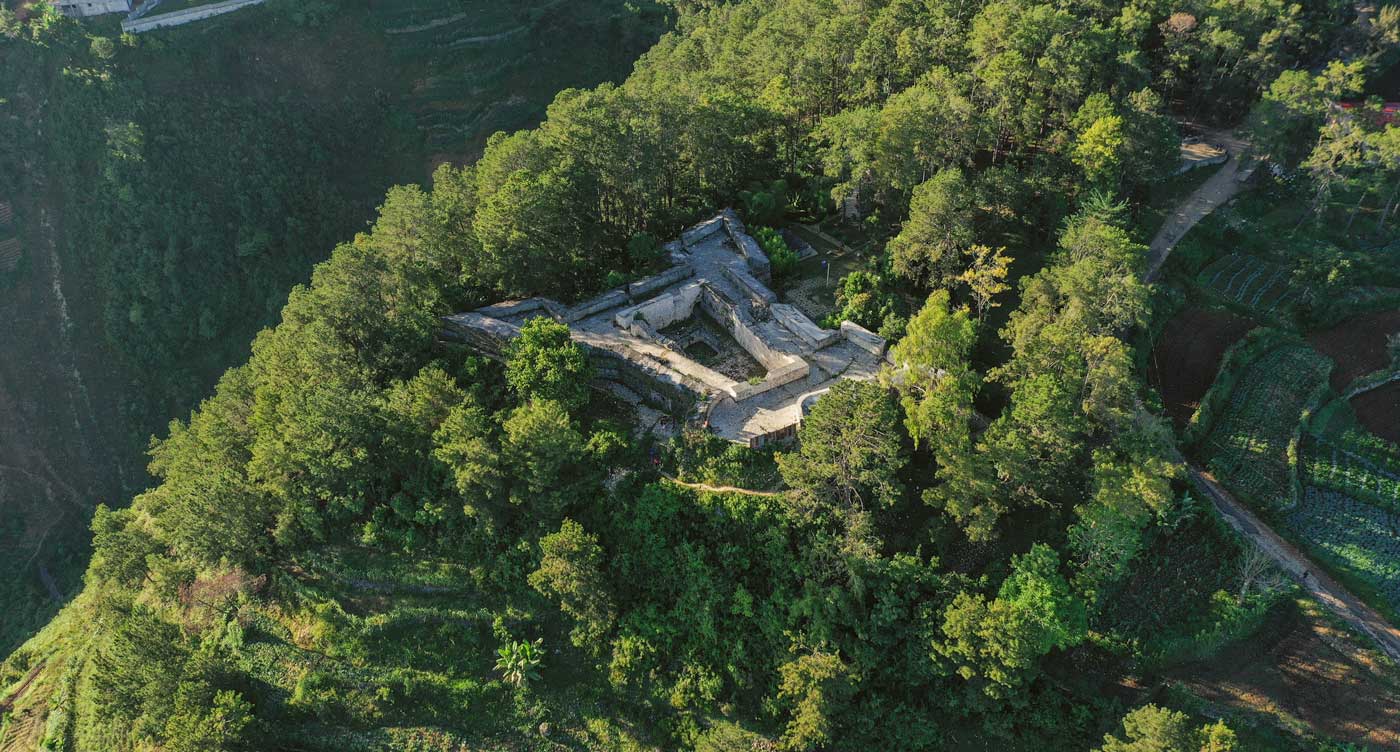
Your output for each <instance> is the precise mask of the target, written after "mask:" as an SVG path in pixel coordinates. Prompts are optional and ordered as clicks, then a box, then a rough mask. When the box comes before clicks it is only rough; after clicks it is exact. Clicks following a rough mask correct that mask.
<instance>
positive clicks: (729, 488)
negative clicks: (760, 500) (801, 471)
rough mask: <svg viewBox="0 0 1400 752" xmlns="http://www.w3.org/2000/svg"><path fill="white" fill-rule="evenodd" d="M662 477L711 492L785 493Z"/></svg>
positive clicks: (662, 475) (677, 483) (744, 493)
mask: <svg viewBox="0 0 1400 752" xmlns="http://www.w3.org/2000/svg"><path fill="white" fill-rule="evenodd" d="M661 477H663V478H665V479H666V480H669V481H671V482H672V483H674V484H676V485H678V486H684V487H686V488H693V489H695V490H696V491H708V492H710V493H736V494H743V495H745V496H770V497H771V496H782V495H783V492H782V491H755V490H753V489H751V488H739V487H737V486H712V485H710V484H709V483H690V482H687V481H683V480H679V479H677V478H676V477H675V476H673V475H667V474H665V473H662V474H661Z"/></svg>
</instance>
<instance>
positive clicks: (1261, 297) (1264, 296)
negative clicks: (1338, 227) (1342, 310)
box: [1196, 253, 1312, 316]
mask: <svg viewBox="0 0 1400 752" xmlns="http://www.w3.org/2000/svg"><path fill="white" fill-rule="evenodd" d="M1196 281H1197V282H1199V283H1200V284H1201V285H1202V286H1203V287H1205V288H1207V289H1209V290H1210V291H1211V292H1213V293H1215V294H1216V295H1219V296H1220V297H1221V298H1224V299H1225V300H1228V301H1230V302H1232V303H1235V304H1238V305H1241V306H1245V307H1247V308H1249V309H1251V310H1253V311H1256V312H1257V313H1259V314H1261V315H1263V316H1271V315H1273V314H1275V313H1279V314H1287V313H1289V312H1290V311H1291V310H1292V309H1293V307H1294V306H1297V305H1298V304H1299V303H1301V302H1303V301H1304V300H1306V299H1307V298H1308V297H1309V296H1310V295H1311V294H1312V292H1311V291H1310V290H1309V289H1308V288H1307V287H1305V286H1301V285H1298V284H1297V283H1295V282H1294V281H1293V279H1292V275H1291V274H1290V273H1289V270H1288V269H1286V268H1284V267H1282V266H1280V265H1278V264H1274V263H1272V262H1269V261H1265V260H1263V259H1260V258H1256V257H1254V256H1248V255H1245V254H1242V253H1232V254H1229V255H1228V256H1225V257H1223V258H1221V259H1219V260H1217V261H1216V262H1215V263H1213V264H1211V265H1210V266H1207V267H1206V268H1205V269H1203V270H1202V271H1201V273H1200V274H1199V275H1197V277H1196Z"/></svg>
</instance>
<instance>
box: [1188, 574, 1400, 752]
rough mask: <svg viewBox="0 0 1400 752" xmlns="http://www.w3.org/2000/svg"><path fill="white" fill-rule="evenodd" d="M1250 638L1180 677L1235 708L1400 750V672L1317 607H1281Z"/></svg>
mask: <svg viewBox="0 0 1400 752" xmlns="http://www.w3.org/2000/svg"><path fill="white" fill-rule="evenodd" d="M1280 611H1281V613H1279V614H1278V615H1277V616H1274V617H1271V618H1270V619H1269V621H1268V622H1267V623H1266V624H1265V626H1264V627H1263V628H1262V629H1261V630H1260V632H1259V633H1258V634H1256V635H1255V636H1254V637H1253V638H1251V639H1248V640H1243V641H1241V642H1240V643H1238V644H1236V645H1234V646H1232V647H1230V648H1227V649H1226V650H1225V651H1223V652H1222V653H1221V654H1219V655H1217V656H1216V657H1215V659H1214V660H1213V661H1211V662H1210V663H1209V664H1204V665H1198V666H1196V667H1194V668H1195V669H1196V670H1195V671H1193V672H1192V673H1191V675H1190V676H1189V677H1185V678H1183V679H1182V684H1183V685H1184V686H1185V687H1186V688H1187V689H1189V690H1190V691H1191V692H1192V693H1193V694H1195V695H1197V696H1199V697H1201V698H1203V699H1205V700H1207V701H1209V702H1211V703H1214V704H1216V705H1221V706H1225V707H1228V708H1232V709H1234V710H1237V711H1245V712H1249V713H1260V714H1263V715H1266V716H1271V717H1273V719H1274V720H1275V721H1276V722H1278V723H1279V725H1281V726H1283V727H1285V728H1295V729H1296V728H1298V726H1299V724H1300V723H1301V724H1305V725H1306V726H1308V727H1311V728H1312V729H1314V730H1316V731H1317V732H1319V733H1321V734H1324V735H1326V736H1328V737H1331V738H1334V739H1338V740H1342V741H1347V742H1352V743H1356V744H1366V745H1371V746H1372V747H1374V748H1377V749H1391V750H1400V683H1397V682H1400V672H1397V669H1396V667H1395V666H1394V664H1391V663H1389V662H1387V661H1385V660H1384V659H1383V658H1381V657H1380V656H1379V655H1378V654H1377V653H1376V652H1375V651H1374V650H1372V649H1370V648H1369V646H1366V645H1364V644H1363V643H1362V642H1361V640H1360V638H1358V637H1356V636H1355V635H1354V634H1352V633H1351V632H1348V631H1346V630H1344V629H1341V628H1339V627H1337V626H1336V625H1335V624H1333V623H1332V621H1331V620H1330V619H1328V618H1326V617H1325V616H1324V614H1323V611H1322V609H1321V607H1320V606H1317V605H1316V604H1315V603H1313V602H1311V601H1302V602H1300V606H1299V608H1297V609H1293V608H1287V609H1280Z"/></svg>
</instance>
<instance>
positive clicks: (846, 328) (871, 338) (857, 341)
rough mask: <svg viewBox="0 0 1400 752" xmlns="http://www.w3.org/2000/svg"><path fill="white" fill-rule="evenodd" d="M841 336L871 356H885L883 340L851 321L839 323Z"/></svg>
mask: <svg viewBox="0 0 1400 752" xmlns="http://www.w3.org/2000/svg"><path fill="white" fill-rule="evenodd" d="M841 336H843V337H845V338H846V340H847V341H848V342H850V343H851V344H853V345H855V346H856V347H859V348H861V349H862V350H865V351H866V352H868V353H871V354H872V355H877V356H879V355H884V354H885V338H884V337H881V336H880V335H878V334H875V333H874V332H872V331H870V330H869V329H866V328H865V327H863V326H861V325H859V324H857V323H855V322H853V321H842V322H841Z"/></svg>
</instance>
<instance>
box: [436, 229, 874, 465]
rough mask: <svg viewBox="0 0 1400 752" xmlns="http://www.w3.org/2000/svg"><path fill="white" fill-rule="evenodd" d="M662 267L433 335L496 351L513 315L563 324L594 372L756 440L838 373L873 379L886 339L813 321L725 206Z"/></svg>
mask: <svg viewBox="0 0 1400 752" xmlns="http://www.w3.org/2000/svg"><path fill="white" fill-rule="evenodd" d="M666 249H667V251H668V252H669V254H670V259H671V262H672V266H671V268H669V269H667V270H666V271H664V272H662V273H660V274H657V275H655V276H652V277H647V278H645V279H642V280H638V281H636V282H633V283H631V284H628V285H623V286H622V287H618V288H615V289H613V290H609V291H607V292H605V293H603V294H602V295H599V296H597V297H595V298H592V299H590V300H586V301H583V302H582V303H579V304H577V305H574V306H565V305H563V304H561V303H558V302H556V301H553V300H549V299H546V298H529V299H526V300H520V301H510V302H505V303H498V304H496V305H491V306H486V307H485V308H478V309H477V310H475V311H469V312H466V313H459V314H456V315H453V316H448V317H446V318H445V319H444V320H443V323H444V330H443V336H444V337H445V338H447V339H451V340H455V341H459V342H465V343H467V344H469V345H472V346H473V347H476V348H477V349H479V350H481V351H483V352H486V353H488V354H491V355H500V354H501V353H502V352H503V351H504V348H505V346H506V344H507V343H508V342H509V341H510V340H511V339H513V338H515V337H516V336H518V335H519V333H520V326H521V325H522V324H524V323H525V322H526V321H528V320H530V319H532V318H535V317H537V316H549V317H550V318H553V319H555V320H556V321H560V322H563V323H565V324H567V325H568V326H569V329H570V331H571V333H572V336H573V339H574V341H576V342H578V343H580V344H581V345H583V347H584V349H585V351H586V352H588V354H589V357H590V359H591V360H592V361H593V363H594V365H595V366H596V368H597V373H598V378H599V380H600V381H603V382H607V385H611V386H613V387H614V388H616V387H619V386H620V387H621V389H620V391H624V392H625V393H628V394H631V395H635V397H636V399H637V401H639V402H641V403H644V404H647V405H650V406H652V407H655V408H657V409H661V410H665V411H666V412H669V413H671V414H673V415H680V414H682V413H689V414H690V415H691V417H692V419H693V420H694V421H696V422H698V423H701V424H703V425H707V426H708V427H709V428H710V429H711V430H712V431H714V432H715V433H716V434H717V435H718V436H720V437H722V438H724V439H727V440H729V441H733V442H735V443H739V444H744V445H747V446H750V447H759V446H762V445H764V444H766V443H768V442H770V441H777V440H782V439H787V438H791V437H792V436H794V435H795V434H796V431H797V426H798V425H799V424H800V423H801V421H802V416H803V415H804V414H805V413H806V411H807V410H810V409H811V406H812V404H813V403H815V402H816V400H817V399H818V398H819V397H820V396H821V395H822V394H824V393H825V392H826V391H827V390H828V389H830V388H831V386H832V385H833V384H835V383H836V382H837V381H839V380H841V379H858V380H869V379H873V378H875V376H876V374H877V373H878V372H879V369H880V366H881V364H882V363H883V362H884V354H885V340H884V339H883V338H881V337H879V336H877V335H875V334H873V333H871V332H870V331H868V330H866V329H864V328H862V327H860V326H857V325H855V324H854V323H852V322H849V321H845V322H842V323H841V328H840V330H838V331H833V330H828V329H823V328H821V327H820V326H818V325H817V324H815V323H814V322H813V321H812V320H811V319H809V318H808V317H807V315H806V314H804V313H802V312H801V311H799V310H798V309H797V308H795V307H794V306H792V305H789V304H786V303H781V302H779V301H778V296H777V295H776V294H774V293H773V291H772V290H771V289H769V287H768V283H769V281H770V279H771V271H770V268H769V263H768V257H767V255H766V254H764V252H763V250H762V248H760V247H759V245H758V243H757V242H756V241H755V240H754V239H753V238H752V237H750V236H749V234H748V232H747V230H746V229H745V228H744V225H743V222H741V221H740V220H739V217H738V216H737V215H736V214H735V213H734V212H733V210H725V211H724V212H721V213H720V214H719V215H717V216H715V217H714V218H712V219H709V220H707V221H705V222H701V223H700V224H698V225H696V226H694V227H692V228H690V229H689V230H686V231H685V232H684V233H682V235H681V237H680V239H678V240H675V241H672V242H671V243H668V244H667V245H666Z"/></svg>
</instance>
